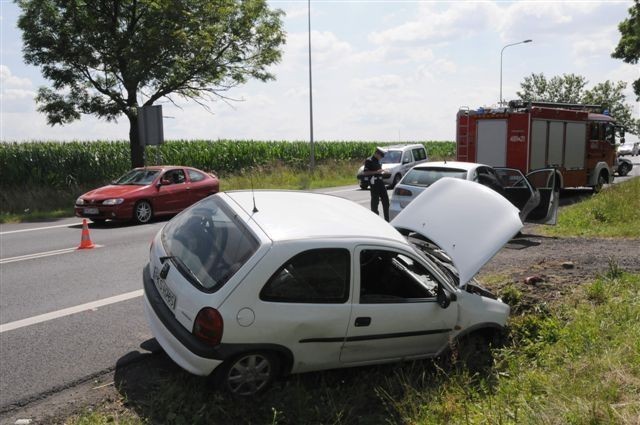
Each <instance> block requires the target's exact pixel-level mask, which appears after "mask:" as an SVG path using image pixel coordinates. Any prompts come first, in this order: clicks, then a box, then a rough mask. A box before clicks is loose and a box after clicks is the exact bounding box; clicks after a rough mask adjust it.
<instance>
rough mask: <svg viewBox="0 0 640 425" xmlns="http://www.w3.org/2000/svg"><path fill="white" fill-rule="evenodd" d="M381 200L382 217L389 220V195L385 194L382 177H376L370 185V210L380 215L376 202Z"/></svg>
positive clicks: (385, 189)
mask: <svg viewBox="0 0 640 425" xmlns="http://www.w3.org/2000/svg"><path fill="white" fill-rule="evenodd" d="M380 201H382V213H383V214H384V219H385V220H387V221H389V195H388V194H387V188H386V187H384V182H383V181H382V179H376V181H375V182H374V183H373V184H372V185H371V211H373V212H374V213H376V215H380V213H379V212H378V203H379V202H380Z"/></svg>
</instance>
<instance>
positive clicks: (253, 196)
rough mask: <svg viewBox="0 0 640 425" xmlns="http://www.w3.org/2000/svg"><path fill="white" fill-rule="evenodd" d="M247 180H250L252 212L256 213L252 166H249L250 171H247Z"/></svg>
mask: <svg viewBox="0 0 640 425" xmlns="http://www.w3.org/2000/svg"><path fill="white" fill-rule="evenodd" d="M249 181H250V182H251V197H252V198H253V213H257V212H258V207H256V194H255V192H254V191H253V167H251V171H250V172H249Z"/></svg>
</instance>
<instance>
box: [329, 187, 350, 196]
mask: <svg viewBox="0 0 640 425" xmlns="http://www.w3.org/2000/svg"><path fill="white" fill-rule="evenodd" d="M357 190H358V188H357V187H351V188H349V189H341V190H333V191H331V192H321V193H324V194H325V195H333V194H334V193H344V192H356V191H357Z"/></svg>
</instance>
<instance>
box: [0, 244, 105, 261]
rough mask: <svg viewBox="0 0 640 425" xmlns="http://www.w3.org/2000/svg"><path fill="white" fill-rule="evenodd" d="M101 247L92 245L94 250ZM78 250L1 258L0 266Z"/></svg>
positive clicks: (68, 249) (58, 250)
mask: <svg viewBox="0 0 640 425" xmlns="http://www.w3.org/2000/svg"><path fill="white" fill-rule="evenodd" d="M101 247H102V245H94V248H101ZM77 250H78V248H64V249H56V250H55V251H46V252H38V253H35V254H27V255H20V256H18V257H10V258H1V259H0V264H7V263H15V262H16V261H26V260H34V259H36V258H44V257H50V256H52V255H60V254H68V253H70V252H74V251H77Z"/></svg>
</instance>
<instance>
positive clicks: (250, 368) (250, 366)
mask: <svg viewBox="0 0 640 425" xmlns="http://www.w3.org/2000/svg"><path fill="white" fill-rule="evenodd" d="M270 377H271V364H270V363H269V360H268V359H266V358H265V357H263V356H261V355H258V354H252V355H249V356H246V357H242V358H241V359H239V360H238V361H237V362H235V363H234V365H233V366H232V367H231V369H230V370H229V373H228V375H227V385H228V386H229V389H230V390H231V392H232V393H234V394H238V395H252V394H255V393H257V392H258V391H260V390H261V389H262V388H264V387H265V386H266V385H267V384H268V383H269V379H270Z"/></svg>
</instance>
